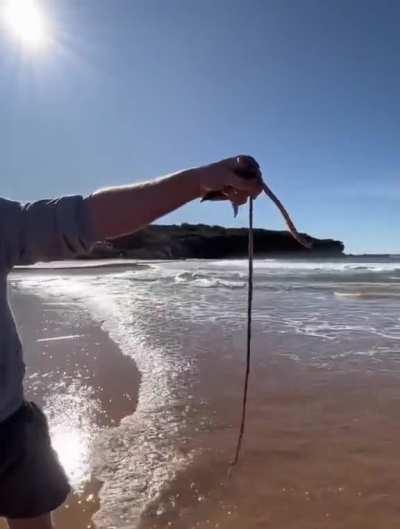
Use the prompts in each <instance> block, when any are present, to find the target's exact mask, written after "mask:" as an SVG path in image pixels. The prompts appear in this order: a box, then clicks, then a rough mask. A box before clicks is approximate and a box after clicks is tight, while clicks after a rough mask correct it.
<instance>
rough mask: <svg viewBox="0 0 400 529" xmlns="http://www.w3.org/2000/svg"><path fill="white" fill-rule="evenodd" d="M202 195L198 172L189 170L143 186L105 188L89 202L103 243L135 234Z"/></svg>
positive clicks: (92, 216) (88, 204) (90, 197)
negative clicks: (106, 240) (104, 240)
mask: <svg viewBox="0 0 400 529" xmlns="http://www.w3.org/2000/svg"><path fill="white" fill-rule="evenodd" d="M200 195H201V188H200V183H199V178H198V174H197V170H195V169H190V170H187V171H180V172H178V173H174V174H172V175H168V176H165V177H162V178H159V179H157V180H153V181H150V182H145V183H142V184H133V185H130V186H122V187H111V188H108V189H102V190H99V191H96V192H95V193H94V194H92V195H91V196H89V197H88V198H86V202H87V206H88V209H89V215H90V217H91V219H92V222H93V225H94V229H95V231H96V233H97V235H98V237H99V239H101V240H103V239H113V238H115V237H121V236H123V235H127V234H130V233H133V232H135V231H136V230H138V229H140V228H141V227H143V226H146V225H147V224H150V223H151V222H153V221H154V220H156V219H158V218H159V217H162V216H163V215H166V214H167V213H170V212H171V211H173V210H175V209H177V208H179V207H180V206H183V205H184V204H186V203H187V202H190V201H191V200H194V199H195V198H198V197H199V196H200Z"/></svg>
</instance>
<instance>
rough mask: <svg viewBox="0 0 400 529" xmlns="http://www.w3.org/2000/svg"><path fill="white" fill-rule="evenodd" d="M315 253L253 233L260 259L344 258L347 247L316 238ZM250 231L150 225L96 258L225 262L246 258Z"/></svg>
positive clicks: (283, 235) (267, 233)
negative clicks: (295, 257)
mask: <svg viewBox="0 0 400 529" xmlns="http://www.w3.org/2000/svg"><path fill="white" fill-rule="evenodd" d="M303 235H304V236H305V237H306V238H307V239H308V240H311V241H312V242H313V249H312V250H305V249H304V248H303V247H302V246H301V245H300V244H299V243H298V242H297V241H295V240H294V239H293V237H292V236H291V235H290V234H289V233H288V232H286V231H272V230H261V229H256V230H254V250H255V254H256V255H258V256H271V255H277V254H279V255H285V256H288V257H290V256H293V257H294V256H301V257H306V256H310V257H315V256H341V255H343V251H344V245H343V243H342V242H340V241H335V240H332V239H315V238H313V237H310V236H309V235H305V234H303ZM247 236H248V233H247V229H246V228H223V227H221V226H207V225H204V224H195V225H194V224H182V225H181V226H176V225H171V226H161V225H153V226H149V227H147V228H145V229H143V230H141V231H139V232H137V233H135V234H133V235H129V236H127V237H122V238H120V239H116V240H114V241H113V242H112V243H110V244H107V245H99V246H98V247H96V248H95V249H94V251H93V257H117V256H119V257H121V256H123V257H130V258H137V259H181V258H197V259H198V258H200V259H201V258H203V259H207V258H208V259H222V258H225V259H226V258H232V257H244V256H246V255H247Z"/></svg>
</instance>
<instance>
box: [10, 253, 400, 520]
mask: <svg viewBox="0 0 400 529" xmlns="http://www.w3.org/2000/svg"><path fill="white" fill-rule="evenodd" d="M85 264H87V263H85ZM109 264H110V265H111V266H108V267H107V268H97V269H93V270H88V269H81V270H78V271H77V270H72V268H70V269H68V267H67V268H64V269H60V270H58V271H54V270H46V269H43V270H40V269H39V270H38V269H36V270H35V271H33V272H32V271H29V270H25V271H17V272H16V273H15V274H14V275H13V276H11V285H12V286H13V287H14V288H15V289H23V290H24V291H26V292H31V293H33V294H35V295H38V296H40V297H42V298H43V299H45V300H46V301H47V302H48V303H51V302H52V300H53V301H55V300H58V301H59V300H60V299H62V300H63V301H64V302H65V303H71V304H74V305H75V306H77V307H78V308H79V310H82V311H86V312H87V313H89V314H90V317H91V318H92V319H93V320H94V321H95V322H97V324H98V325H99V326H101V327H102V328H103V329H104V330H105V331H106V332H107V333H109V336H110V337H111V339H112V340H113V341H114V342H115V343H116V344H118V346H119V347H120V350H121V353H122V354H124V355H127V356H128V357H130V358H132V360H133V361H134V362H135V363H136V365H137V368H138V370H139V372H140V375H141V381H140V388H139V396H138V405H137V408H136V411H135V412H134V413H133V414H132V415H130V416H128V417H125V418H124V419H123V420H122V422H121V424H120V425H118V426H116V427H113V428H104V429H102V430H101V431H100V432H98V435H97V436H96V440H95V442H93V445H91V452H90V457H89V459H88V463H87V465H89V466H90V471H91V472H93V474H94V476H95V477H97V478H98V479H99V480H101V482H102V483H103V487H102V490H101V496H100V497H101V506H100V510H99V512H98V513H97V514H96V516H95V521H96V523H97V526H98V527H99V528H100V529H102V528H107V529H112V528H125V527H130V528H134V527H139V526H140V523H141V520H143V517H144V516H146V513H150V515H149V516H150V518H149V519H151V520H152V521H151V523H150V522H147V525H144V527H153V526H154V527H159V526H160V527H162V526H164V527H165V526H166V523H169V522H167V520H169V519H171V520H173V519H174V517H175V518H176V517H177V513H176V503H177V498H176V497H175V496H174V497H172V496H171V495H168V494H167V495H166V494H165V491H168V487H170V485H171V483H174V482H175V483H176V482H179V476H180V475H184V474H185V473H188V472H190V468H191V467H196V465H197V466H198V465H199V461H201V457H202V452H203V451H204V450H207V448H208V447H207V446H205V445H206V444H207V442H208V440H209V439H211V437H210V435H211V434H214V433H215V432H217V431H220V432H223V433H221V435H220V437H219V441H218V442H217V446H218V447H219V450H220V451H219V452H218V450H216V452H215V453H217V454H218V453H219V454H220V457H221V459H222V460H224V458H225V457H228V452H229V451H231V450H232V447H233V444H234V437H235V431H236V430H235V428H236V425H235V424H234V422H233V421H234V415H232V412H231V411H229V412H226V414H225V412H224V409H226V410H227V409H228V408H229V406H228V404H229V405H230V404H232V403H233V402H237V406H239V403H240V392H241V380H242V379H241V375H242V370H243V355H244V344H245V342H244V335H245V325H246V300H247V292H246V286H247V261H246V260H242V259H240V260H229V261H224V260H218V261H208V260H207V261H200V260H196V261H194V260H188V261H165V262H148V263H142V265H141V266H137V265H135V264H134V263H123V266H118V267H115V266H112V262H111V263H109ZM76 266H77V264H76V263H72V264H71V267H76ZM399 303H400V259H399V258H396V257H390V258H380V259H378V258H375V259H368V258H357V259H356V258H355V259H351V258H346V259H334V260H326V259H324V260H294V259H291V260H280V259H263V260H256V261H255V263H254V308H253V318H254V328H253V333H254V336H255V343H256V346H255V352H254V355H255V359H254V362H255V365H256V366H257V368H258V369H259V370H258V372H259V373H263V369H265V368H266V366H267V365H268V362H269V361H270V359H271V358H277V359H279V358H280V357H281V358H290V360H291V361H292V362H295V363H300V364H302V365H304V366H307V365H308V366H310V367H312V368H315V369H320V370H325V371H326V372H327V373H328V372H329V373H333V374H335V373H340V372H341V371H343V370H346V371H348V370H351V369H352V366H354V365H358V366H359V364H355V363H354V360H356V361H357V359H359V358H366V359H368V362H369V363H368V370H372V371H376V372H381V371H382V372H384V371H385V370H393V369H396V367H397V362H398V360H399V359H400V353H399V351H400V350H399V340H400V311H399V307H400V305H399ZM39 339H42V340H45V339H46V337H42V338H39ZM385 360H387V362H386V361H385ZM253 376H254V377H256V376H257V375H253ZM80 390H81V391H82V389H80ZM89 397H90V395H89V396H88V398H89ZM224 407H225V408H224ZM229 409H230V408H229ZM224 415H226V416H224ZM226 439H229V443H227V444H226V446H225V445H224V443H225V441H226ZM212 442H214V441H212ZM221 446H222V448H221ZM215 457H216V460H218V455H217V456H215ZM216 460H215V459H213V461H214V463H215V462H216ZM224 461H225V460H224ZM209 463H210V461H209V460H208V462H207V464H209ZM205 464H206V463H205ZM216 465H217V466H218V462H217V463H216ZM205 471H207V469H205ZM214 471H215V468H214V469H213V472H214ZM210 472H211V469H210ZM85 475H86V474H85ZM216 476H217V477H216V480H217V481H218V479H219V475H218V473H217V475H216ZM214 477H215V476H214ZM82 479H83V478H82ZM221 479H222V478H221ZM77 481H78V482H79V478H78V480H77ZM78 482H77V483H76V485H77V486H78V485H79V483H78ZM189 486H191V487H192V489H193V496H194V497H195V498H197V500H198V502H199V504H200V503H201V502H202V501H203V499H204V498H205V497H206V495H207V491H206V490H200V488H199V487H198V486H197V485H196V483H195V482H192V483H191V484H190V485H189ZM204 487H205V488H207V486H205V485H204V484H203V488H204ZM174 498H175V499H174ZM218 505H219V506H218V509H220V510H221V509H222V511H223V512H222V511H221V512H222V514H221V513H220V514H219V515H218V520H220V518H221V516H225V517H227V518H228V519H229V514H228V513H230V512H231V511H232V509H233V508H234V507H232V506H231V505H228V504H226V505H225V504H224V503H223V501H222V500H219V504H218ZM224 505H225V506H224ZM174 506H175V507H174ZM210 509H211V511H212V508H210ZM210 509H209V510H208V511H207V516H210ZM215 509H217V506H215ZM190 516H192V518H191V519H193V520H196V519H197V522H196V523H197V525H195V523H194V522H193V525H190V527H192V526H193V527H195V526H196V527H200V526H201V527H202V526H203V525H201V523H203V524H204V527H206V526H207V525H206V521H205V520H202V519H201V517H202V514H201V510H200V511H198V512H197V514H196V510H195V509H194V507H193V505H192V506H191V515H190ZM157 517H159V518H160V520H161V522H160V525H157V523H158V522H157ZM168 517H170V518H168ZM196 517H197V518H196ZM210 519H212V518H208V520H210ZM210 523H211V522H210ZM217 523H220V522H215V524H214V525H211V526H215V527H219V525H216V524H217ZM242 523H243V522H242ZM163 524H164V525H163ZM170 526H171V527H180V526H179V524H178V525H174V522H171V525H170ZM221 526H222V525H221ZM239 526H240V523H239ZM249 527H250V525H249ZM254 527H255V526H254Z"/></svg>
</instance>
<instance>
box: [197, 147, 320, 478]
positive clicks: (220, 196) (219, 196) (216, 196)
mask: <svg viewBox="0 0 400 529" xmlns="http://www.w3.org/2000/svg"><path fill="white" fill-rule="evenodd" d="M241 158H242V159H243V158H245V162H247V168H243V166H242V168H241V170H240V172H238V174H240V175H241V176H243V178H258V179H260V181H261V185H262V189H263V191H264V193H265V194H266V196H267V197H268V198H270V199H271V200H272V202H273V203H274V204H275V205H276V207H277V208H278V209H279V211H280V213H281V215H282V216H283V218H284V220H285V222H286V224H287V227H288V229H289V232H290V233H291V235H292V236H293V238H294V239H295V240H296V241H297V242H298V243H299V244H301V245H302V246H304V247H305V248H308V249H310V248H312V242H311V241H308V240H306V239H305V237H303V236H302V235H301V234H300V233H299V232H298V231H297V229H296V226H295V225H294V223H293V221H292V219H291V218H290V215H289V213H288V212H287V210H286V208H285V207H284V205H283V204H282V202H281V201H280V200H279V198H278V197H277V196H276V195H275V193H273V192H272V191H271V189H270V188H269V187H268V186H267V184H266V183H265V182H264V181H263V179H262V177H261V172H260V169H259V166H258V163H257V162H256V161H255V160H254V159H253V158H251V157H241ZM247 169H248V170H247ZM203 200H227V197H226V195H224V193H223V192H222V191H221V192H220V191H213V192H211V193H208V194H207V195H206V196H205V197H204V198H203ZM253 201H254V199H253V198H252V197H250V199H249V228H248V281H247V334H246V371H245V378H244V387H243V399H242V413H241V420H240V428H239V434H238V439H237V444H236V450H235V456H234V458H233V460H232V462H231V464H230V466H229V469H228V476H230V474H231V472H232V470H233V468H234V467H235V466H236V465H237V464H238V462H239V458H240V452H241V448H242V442H243V436H244V432H245V428H246V413H247V395H248V389H249V377H250V367H251V338H252V314H253V262H254V228H253V216H254V208H253ZM233 211H234V214H235V216H236V214H237V212H238V206H236V205H235V204H233Z"/></svg>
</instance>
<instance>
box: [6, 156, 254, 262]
mask: <svg viewBox="0 0 400 529" xmlns="http://www.w3.org/2000/svg"><path fill="white" fill-rule="evenodd" d="M246 163H247V162H246V158H245V157H236V158H229V159H227V160H222V161H221V162H217V163H214V164H211V165H207V166H204V167H198V168H194V169H188V170H186V171H181V172H178V173H175V174H172V175H169V176H165V177H163V178H159V179H157V180H154V181H150V182H145V183H143V184H135V185H131V186H123V187H113V188H109V189H104V190H100V191H97V192H95V193H93V194H92V195H90V196H88V197H87V198H82V197H81V196H72V197H62V198H58V199H54V200H40V201H38V202H33V203H28V204H21V203H19V202H13V201H10V200H5V199H0V267H6V268H7V269H10V268H12V267H13V266H14V265H20V264H32V263H34V262H36V261H50V260H55V259H71V258H74V257H76V256H77V255H82V254H85V253H88V252H89V251H90V249H91V247H92V246H93V244H94V243H95V242H96V241H100V240H104V239H113V238H115V237H120V236H122V235H126V234H129V233H133V232H134V231H136V230H138V229H139V228H141V227H143V226H145V225H147V224H149V223H150V222H152V221H154V220H155V219H157V218H159V217H161V216H162V215H165V214H166V213H169V212H170V211H173V210H174V209H176V208H178V207H180V206H182V205H183V204H185V203H186V202H189V201H191V200H193V199H195V198H199V197H202V196H204V195H206V194H207V193H208V192H210V191H222V193H223V194H224V195H225V196H226V197H227V198H229V199H230V200H232V202H234V203H235V204H238V205H240V204H243V203H244V202H245V201H246V200H247V198H248V197H249V196H256V195H258V193H259V192H260V191H261V181H260V180H258V179H256V178H253V179H251V180H246V179H244V178H241V177H239V176H238V172H240V170H243V169H244V167H243V166H245V165H246Z"/></svg>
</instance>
